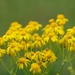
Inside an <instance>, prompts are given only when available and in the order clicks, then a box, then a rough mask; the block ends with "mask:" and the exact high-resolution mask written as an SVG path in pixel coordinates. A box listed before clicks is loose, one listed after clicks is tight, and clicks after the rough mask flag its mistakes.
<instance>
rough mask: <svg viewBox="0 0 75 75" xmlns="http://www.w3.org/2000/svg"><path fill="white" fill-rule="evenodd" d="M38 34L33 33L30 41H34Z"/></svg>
mask: <svg viewBox="0 0 75 75" xmlns="http://www.w3.org/2000/svg"><path fill="white" fill-rule="evenodd" d="M38 37H40V35H39V34H38V33H35V34H33V36H32V41H35V40H36V39H37V38H38Z"/></svg>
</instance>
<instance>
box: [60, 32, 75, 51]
mask: <svg viewBox="0 0 75 75" xmlns="http://www.w3.org/2000/svg"><path fill="white" fill-rule="evenodd" d="M59 43H60V44H62V45H63V46H65V47H66V48H67V49H68V50H70V51H72V50H73V45H74V43H75V37H74V36H73V35H72V34H71V33H70V32H67V33H66V34H65V35H64V37H63V38H62V39H61V40H60V41H59Z"/></svg>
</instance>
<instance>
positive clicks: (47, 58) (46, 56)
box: [43, 49, 57, 63]
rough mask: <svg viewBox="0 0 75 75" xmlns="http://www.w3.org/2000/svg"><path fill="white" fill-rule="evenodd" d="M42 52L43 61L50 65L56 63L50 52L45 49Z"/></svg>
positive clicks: (53, 55)
mask: <svg viewBox="0 0 75 75" xmlns="http://www.w3.org/2000/svg"><path fill="white" fill-rule="evenodd" d="M43 52H44V60H45V61H49V62H50V63H53V62H55V61H56V59H57V57H56V56H55V54H54V53H53V52H52V51H51V50H49V49H46V50H44V51H43Z"/></svg>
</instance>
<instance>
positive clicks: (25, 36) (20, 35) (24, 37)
mask: <svg viewBox="0 0 75 75" xmlns="http://www.w3.org/2000/svg"><path fill="white" fill-rule="evenodd" d="M30 38H31V34H29V33H27V32H25V31H24V29H22V30H19V32H18V35H17V37H16V39H17V40H18V41H19V42H20V41H22V40H26V41H28V40H30Z"/></svg>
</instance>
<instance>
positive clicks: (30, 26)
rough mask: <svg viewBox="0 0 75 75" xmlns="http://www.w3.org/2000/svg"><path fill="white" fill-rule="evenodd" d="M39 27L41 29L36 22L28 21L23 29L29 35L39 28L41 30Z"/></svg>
mask: <svg viewBox="0 0 75 75" xmlns="http://www.w3.org/2000/svg"><path fill="white" fill-rule="evenodd" d="M41 27H42V25H41V24H39V23H38V22H36V21H30V22H29V24H28V25H27V26H26V27H25V31H26V32H29V33H32V32H34V31H37V30H39V28H41Z"/></svg>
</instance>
